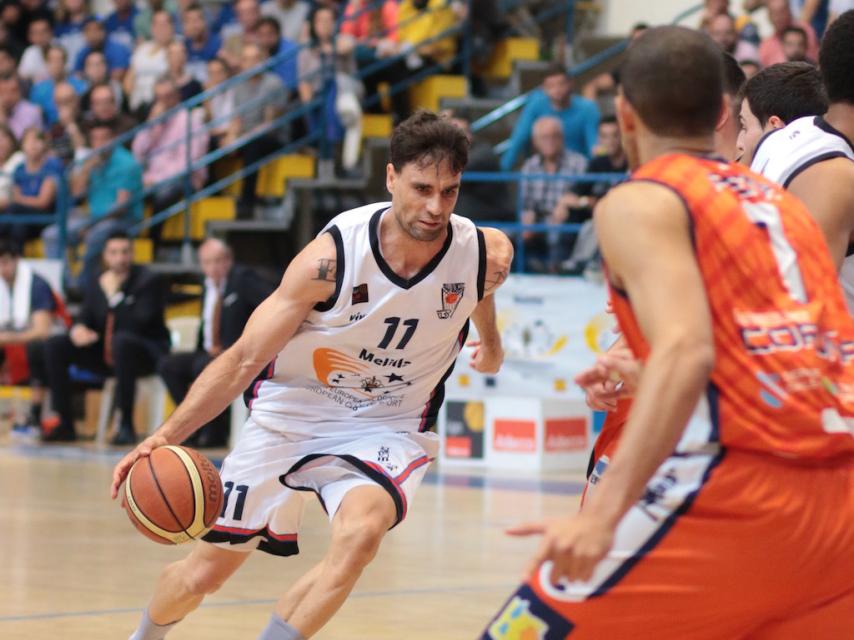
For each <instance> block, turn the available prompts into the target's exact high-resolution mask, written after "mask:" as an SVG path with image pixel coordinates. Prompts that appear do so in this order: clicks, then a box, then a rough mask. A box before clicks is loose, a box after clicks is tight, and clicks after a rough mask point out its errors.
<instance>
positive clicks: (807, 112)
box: [742, 62, 827, 127]
mask: <svg viewBox="0 0 854 640" xmlns="http://www.w3.org/2000/svg"><path fill="white" fill-rule="evenodd" d="M742 94H743V95H742V98H744V99H747V103H748V104H749V105H750V110H751V111H752V112H753V115H754V116H756V118H757V119H758V120H759V124H761V125H762V126H763V127H764V126H765V125H766V124H767V123H768V120H769V118H771V116H777V117H778V118H780V120H782V121H783V122H785V123H786V124H789V123H790V122H792V120H797V119H798V118H801V117H803V116H819V115H821V114H823V113H824V112H825V111H827V94H826V93H825V91H824V87H823V86H822V84H821V74H820V73H819V71H818V69H816V68H815V67H814V66H813V65H811V64H810V63H809V62H781V63H780V64H774V65H771V66H770V67H766V68H765V69H763V70H762V71H760V72H759V73H757V74H756V75H755V76H753V77H752V78H751V79H750V80H748V81H747V84H745V85H744V90H743V91H742Z"/></svg>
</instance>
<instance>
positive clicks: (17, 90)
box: [0, 76, 21, 107]
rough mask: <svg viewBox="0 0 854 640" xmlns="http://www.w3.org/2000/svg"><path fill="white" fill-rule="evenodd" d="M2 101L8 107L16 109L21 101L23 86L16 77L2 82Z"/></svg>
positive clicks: (0, 98)
mask: <svg viewBox="0 0 854 640" xmlns="http://www.w3.org/2000/svg"><path fill="white" fill-rule="evenodd" d="M0 91H2V92H3V95H0V100H2V102H3V104H4V105H6V106H7V107H14V106H15V105H16V104H18V102H20V100H21V85H20V84H18V79H17V78H15V77H14V76H13V77H11V78H8V79H6V80H3V81H2V82H0Z"/></svg>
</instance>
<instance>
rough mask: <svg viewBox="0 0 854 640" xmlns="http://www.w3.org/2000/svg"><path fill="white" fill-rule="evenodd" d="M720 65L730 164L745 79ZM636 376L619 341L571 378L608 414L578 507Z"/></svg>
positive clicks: (720, 139)
mask: <svg viewBox="0 0 854 640" xmlns="http://www.w3.org/2000/svg"><path fill="white" fill-rule="evenodd" d="M723 63H724V86H723V91H724V101H725V102H726V105H727V108H726V109H723V110H722V111H721V115H720V118H719V119H718V123H717V125H716V126H715V153H717V154H718V155H719V156H721V157H723V158H725V159H727V160H730V161H732V160H735V157H736V153H737V149H736V147H737V141H738V135H739V118H738V114H739V109H740V101H739V100H738V96H739V94H740V92H741V90H742V87H743V86H744V83H745V80H746V77H745V75H744V71H742V69H741V66H740V65H739V64H738V62H737V61H736V59H735V58H733V57H732V56H731V55H729V54H728V53H724V54H723ZM638 373H639V365H638V362H637V361H636V360H635V359H634V358H633V357H632V355H631V351H630V350H629V348H628V346H627V345H626V342H625V340H623V339H622V337H621V338H619V339H618V340H617V341H615V343H614V344H613V345H612V346H611V347H610V348H609V349H608V351H607V352H606V353H605V354H603V355H602V356H600V357H599V358H598V359H597V362H596V363H595V364H594V365H593V366H592V367H590V368H589V369H586V370H585V371H582V372H581V373H580V374H579V375H578V376H577V377H576V378H575V382H576V383H577V384H578V385H579V386H581V387H582V388H583V389H584V391H585V393H586V395H587V404H588V406H589V407H590V408H591V409H594V410H597V411H607V412H608V415H607V416H606V417H605V422H604V424H603V425H602V431H601V432H600V434H599V436H598V437H597V438H596V442H595V443H594V445H593V450H592V451H591V452H590V464H589V465H588V467H587V484H586V485H585V487H584V494H583V495H582V499H581V502H582V504H584V502H585V501H586V499H587V497H588V495H589V493H590V492H591V490H592V487H593V486H595V485H596V484H597V483H598V482H599V479H600V478H601V476H602V474H603V473H604V472H605V469H607V468H608V464H610V461H611V457H612V456H613V454H614V450H615V449H616V447H617V442H618V441H619V436H620V432H621V431H622V429H623V427H624V426H625V424H626V420H627V419H628V417H629V408H630V407H631V394H632V393H633V392H634V388H635V385H636V380H635V379H636V378H637V376H638Z"/></svg>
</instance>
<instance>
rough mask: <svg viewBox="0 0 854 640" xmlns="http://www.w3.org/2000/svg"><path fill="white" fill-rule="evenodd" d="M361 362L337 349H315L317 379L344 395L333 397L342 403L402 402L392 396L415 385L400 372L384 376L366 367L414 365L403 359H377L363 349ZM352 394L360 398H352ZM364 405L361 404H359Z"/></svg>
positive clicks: (314, 358)
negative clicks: (371, 400) (370, 400)
mask: <svg viewBox="0 0 854 640" xmlns="http://www.w3.org/2000/svg"><path fill="white" fill-rule="evenodd" d="M359 358H360V359H357V358H353V357H352V356H348V355H347V354H346V353H341V352H340V351H336V350H335V349H326V348H321V349H315V351H314V356H313V361H314V373H315V375H316V376H317V380H318V381H319V382H320V383H321V384H322V385H324V386H325V387H332V388H335V389H337V390H340V391H341V392H342V393H340V394H337V395H336V394H333V395H332V396H329V397H332V399H333V400H335V401H336V402H339V404H353V403H354V402H355V403H356V404H359V403H360V402H361V401H362V400H363V399H364V398H365V397H367V398H383V397H384V398H392V397H395V398H397V400H398V401H399V396H392V395H391V394H392V393H393V392H395V391H400V390H402V389H404V388H405V387H408V386H410V385H411V384H412V382H410V381H409V380H407V379H406V378H405V376H403V375H400V374H399V373H395V372H391V373H382V372H374V371H372V370H371V369H372V367H370V366H368V364H366V362H364V361H367V362H368V363H370V364H371V365H374V366H380V367H388V366H391V367H396V368H399V367H404V366H406V365H408V364H411V362H410V361H409V360H403V358H374V356H373V354H371V353H369V352H367V351H366V350H365V349H362V353H361V354H360V356H359ZM353 393H356V394H359V395H353ZM360 406H361V405H360Z"/></svg>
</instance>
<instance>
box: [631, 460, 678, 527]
mask: <svg viewBox="0 0 854 640" xmlns="http://www.w3.org/2000/svg"><path fill="white" fill-rule="evenodd" d="M678 483H679V478H678V477H677V476H676V470H675V469H668V470H667V472H666V473H665V474H664V475H663V476H661V477H658V478H653V480H652V481H651V482H650V483H649V484H648V485H647V486H646V489H645V490H644V492H643V495H642V496H641V499H640V501H639V504H638V506H639V507H640V509H641V511H643V512H644V513H645V514H646V515H648V516H649V517H650V519H651V520H653V521H654V522H658V521H659V520H660V519H661V518H660V517H659V516H658V515H656V514H655V513H653V511H652V507H654V506H656V505H658V504H661V503H663V502H664V500H665V498H666V497H667V492H668V491H670V489H672V488H673V487H675V486H676V485H677V484H678Z"/></svg>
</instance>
